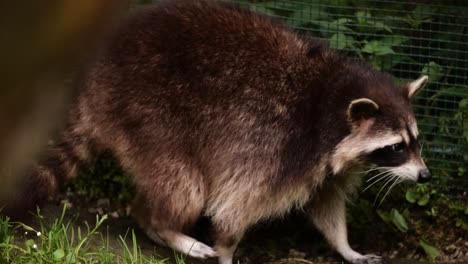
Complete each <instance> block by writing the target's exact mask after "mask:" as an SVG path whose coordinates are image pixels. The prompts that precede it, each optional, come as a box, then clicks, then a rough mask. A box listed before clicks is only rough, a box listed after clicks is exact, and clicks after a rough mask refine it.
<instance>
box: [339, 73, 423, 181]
mask: <svg viewBox="0 0 468 264" xmlns="http://www.w3.org/2000/svg"><path fill="white" fill-rule="evenodd" d="M427 79H428V77H427V76H422V77H421V78H419V79H417V80H415V81H413V82H409V83H406V84H404V85H403V87H395V86H394V85H393V84H391V85H389V84H388V83H387V84H386V85H385V86H387V87H378V88H375V89H370V90H371V92H369V93H367V94H366V97H364V98H357V99H353V100H352V101H351V102H350V103H349V106H348V108H347V118H348V122H349V124H350V126H351V133H350V134H349V135H348V136H347V137H345V138H344V139H343V140H342V141H341V142H340V143H339V144H338V145H337V147H336V148H335V151H334V153H333V155H332V159H331V167H332V170H333V172H334V173H335V174H337V173H340V172H341V171H343V170H345V169H347V168H350V167H353V166H355V165H367V166H370V167H376V168H380V169H383V170H386V171H389V172H390V173H391V174H392V175H394V176H397V177H399V178H400V179H402V180H403V179H408V180H412V181H417V182H426V181H428V180H429V179H430V178H431V174H430V172H429V170H428V169H427V167H426V164H425V163H424V161H423V160H422V158H421V149H420V145H419V141H418V134H419V133H418V128H417V125H416V119H415V117H414V113H413V111H412V108H411V98H412V97H413V95H414V94H415V93H416V92H417V91H418V90H419V89H421V88H422V87H423V86H424V84H425V83H426V81H427ZM388 86H393V87H388Z"/></svg>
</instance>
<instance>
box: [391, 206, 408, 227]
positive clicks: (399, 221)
mask: <svg viewBox="0 0 468 264" xmlns="http://www.w3.org/2000/svg"><path fill="white" fill-rule="evenodd" d="M390 219H391V220H392V223H393V224H394V225H395V226H396V228H398V230H400V231H401V232H403V233H406V232H407V231H408V224H407V223H406V220H405V218H404V217H403V216H402V215H401V214H400V212H398V210H397V209H395V208H393V209H392V210H391V211H390Z"/></svg>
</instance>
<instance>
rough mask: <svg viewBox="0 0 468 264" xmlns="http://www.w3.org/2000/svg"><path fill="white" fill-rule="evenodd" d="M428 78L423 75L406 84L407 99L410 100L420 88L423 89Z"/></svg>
mask: <svg viewBox="0 0 468 264" xmlns="http://www.w3.org/2000/svg"><path fill="white" fill-rule="evenodd" d="M428 79H429V77H427V75H423V76H421V77H419V79H417V80H415V81H412V82H410V83H408V98H412V97H413V95H415V94H416V93H417V92H418V91H419V90H420V89H421V88H423V87H424V85H425V84H426V82H427V80H428Z"/></svg>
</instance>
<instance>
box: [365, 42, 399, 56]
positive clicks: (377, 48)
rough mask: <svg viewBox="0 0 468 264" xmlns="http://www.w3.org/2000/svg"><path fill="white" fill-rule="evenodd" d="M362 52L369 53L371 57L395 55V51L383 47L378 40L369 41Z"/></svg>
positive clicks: (388, 47)
mask: <svg viewBox="0 0 468 264" xmlns="http://www.w3.org/2000/svg"><path fill="white" fill-rule="evenodd" d="M361 51H362V52H365V53H370V54H373V55H377V56H379V55H387V54H395V51H393V49H392V48H391V47H390V46H385V44H384V43H383V42H382V41H379V40H371V41H369V42H367V43H366V45H364V47H363V48H362V49H361Z"/></svg>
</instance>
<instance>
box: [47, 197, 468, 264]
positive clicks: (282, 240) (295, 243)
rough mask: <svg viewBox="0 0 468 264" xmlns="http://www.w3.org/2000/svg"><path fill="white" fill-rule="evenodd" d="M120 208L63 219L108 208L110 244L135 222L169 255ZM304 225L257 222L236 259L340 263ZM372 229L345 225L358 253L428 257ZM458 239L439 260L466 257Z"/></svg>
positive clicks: (151, 247)
mask: <svg viewBox="0 0 468 264" xmlns="http://www.w3.org/2000/svg"><path fill="white" fill-rule="evenodd" d="M110 207H111V206H110ZM61 210H62V207H61V205H60V204H59V203H49V204H47V205H45V206H44V207H43V208H42V215H43V216H44V218H45V219H50V220H52V219H54V218H55V217H58V216H59V215H60V213H61ZM119 210H120V211H119ZM123 210H124V209H123V208H120V209H115V208H108V201H107V200H106V199H104V200H103V201H100V202H99V201H98V203H97V206H96V207H91V208H90V207H83V206H78V205H73V206H72V207H71V209H69V210H68V211H67V219H71V220H72V221H73V222H74V223H75V224H76V225H78V226H81V225H82V226H84V223H85V221H87V222H88V223H89V224H91V225H92V224H94V221H95V215H96V213H108V214H109V219H108V220H107V221H106V222H105V224H104V226H102V227H101V232H102V233H104V234H106V233H107V230H109V239H110V246H111V247H112V248H119V244H118V243H119V242H118V239H119V235H122V236H124V235H125V234H126V233H127V231H128V230H129V229H132V228H133V229H135V232H136V235H137V241H138V244H139V246H140V247H141V249H142V252H143V253H144V254H147V255H150V254H156V255H158V256H160V257H162V258H169V259H173V256H174V252H173V251H172V250H171V249H168V248H164V247H159V246H157V245H155V244H154V243H153V242H152V241H151V240H149V239H148V238H147V237H146V236H145V235H144V234H143V233H142V232H141V230H139V229H138V227H137V226H136V224H135V222H134V221H133V220H132V219H131V218H130V217H128V216H125V215H124V214H125V213H124V212H123ZM119 212H120V214H119ZM308 226H309V225H308V223H307V220H306V218H305V217H304V216H303V215H301V214H299V213H296V214H293V215H291V216H289V217H287V218H285V219H282V220H277V221H272V222H269V223H262V224H258V225H257V226H254V227H253V228H252V229H251V230H250V231H249V232H248V233H247V235H246V236H245V237H244V239H243V240H242V242H241V244H240V245H239V248H238V250H237V251H236V254H235V261H236V260H239V263H245V264H257V263H267V264H285V263H291V264H294V263H297V264H301V263H305V264H310V263H324V264H325V263H344V261H343V259H342V258H341V257H340V256H339V255H338V254H337V253H335V252H334V251H333V250H331V249H330V247H329V246H328V245H327V243H326V242H325V241H324V239H323V238H322V237H321V235H320V234H319V233H318V232H317V231H316V230H314V229H313V228H310V227H308ZM373 229H374V227H367V228H366V231H364V230H362V228H358V229H356V228H354V227H353V226H349V239H350V243H351V246H352V247H353V248H354V249H355V250H356V251H358V252H361V253H372V254H377V255H381V256H384V257H385V259H386V261H387V263H390V264H397V263H402V264H405V263H408V264H410V263H411V264H412V263H416V264H417V263H428V262H427V260H426V259H425V256H424V253H423V252H422V250H420V249H419V250H418V249H413V248H414V247H407V241H405V240H404V237H403V235H401V234H399V233H397V232H391V233H389V232H384V233H379V226H378V225H376V226H375V229H376V230H373ZM369 230H372V231H369ZM209 233H210V223H209V220H208V219H202V220H201V221H200V222H199V224H198V226H197V230H195V232H194V234H192V235H193V236H195V237H197V238H198V239H199V240H201V241H203V242H205V243H207V244H211V243H212V241H211V239H210V236H209V235H207V234H209ZM129 242H130V241H129ZM457 243H458V245H457V246H456V247H457V248H458V250H459V251H460V252H458V253H457V254H458V255H457V256H455V257H453V255H452V256H451V255H449V254H448V252H450V251H449V250H446V251H444V254H443V255H442V256H441V257H439V259H441V261H440V262H437V263H468V242H466V241H458V242H457ZM460 243H461V246H460ZM129 245H131V243H129ZM460 248H461V249H460ZM174 263H175V262H174ZM186 263H193V264H202V263H206V264H215V263H217V262H216V260H215V259H210V260H206V261H201V260H197V259H191V258H188V259H187V260H186Z"/></svg>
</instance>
